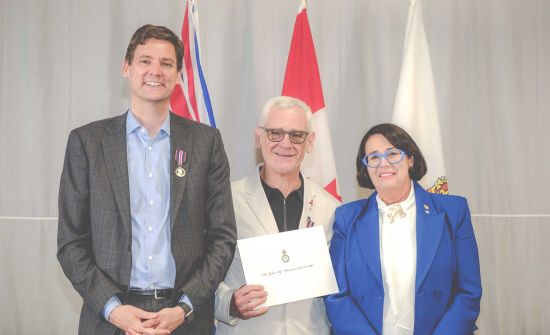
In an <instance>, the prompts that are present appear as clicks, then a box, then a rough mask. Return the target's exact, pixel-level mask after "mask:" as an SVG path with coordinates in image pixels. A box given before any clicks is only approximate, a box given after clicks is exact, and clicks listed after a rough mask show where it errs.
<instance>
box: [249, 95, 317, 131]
mask: <svg viewBox="0 0 550 335" xmlns="http://www.w3.org/2000/svg"><path fill="white" fill-rule="evenodd" d="M274 108H277V109H283V110H288V109H292V108H299V109H301V110H303V111H304V114H305V117H306V121H307V131H311V127H312V122H313V114H312V113H311V108H309V106H308V105H307V104H306V103H305V102H303V101H302V100H300V99H297V98H293V97H287V96H279V97H274V98H271V99H269V100H267V102H266V103H265V104H264V107H263V108H262V115H261V117H260V126H265V125H266V124H267V119H268V118H269V113H271V111H272V110H273V109H274Z"/></svg>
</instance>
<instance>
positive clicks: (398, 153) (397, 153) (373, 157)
mask: <svg viewBox="0 0 550 335" xmlns="http://www.w3.org/2000/svg"><path fill="white" fill-rule="evenodd" d="M404 157H405V152H404V151H403V150H401V149H388V150H386V151H385V152H384V153H383V154H379V153H374V154H370V155H366V156H365V157H363V159H362V160H361V161H362V162H363V164H364V165H365V166H368V167H370V168H377V167H379V166H380V163H382V158H385V159H386V160H387V161H388V162H389V163H390V164H397V163H399V162H401V161H402V160H403V158H404Z"/></svg>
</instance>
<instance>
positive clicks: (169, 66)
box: [122, 38, 180, 108]
mask: <svg viewBox="0 0 550 335" xmlns="http://www.w3.org/2000/svg"><path fill="white" fill-rule="evenodd" d="M122 71H123V74H124V76H125V77H126V78H128V80H129V82H130V91H131V94H130V99H131V103H132V108H139V106H142V105H144V104H155V105H158V104H161V105H163V104H164V105H166V108H168V104H169V102H170V95H171V94H172V91H173V89H174V86H175V85H176V84H177V83H178V81H179V78H180V73H179V71H178V70H177V60H176V50H175V49H174V46H173V45H172V44H171V43H170V42H168V41H164V40H158V39H154V38H151V39H148V40H146V41H145V43H144V44H140V45H138V46H137V47H136V49H135V52H134V57H133V60H132V62H131V64H130V63H128V61H125V62H124V66H123V68H122Z"/></svg>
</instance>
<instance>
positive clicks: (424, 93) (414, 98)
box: [392, 0, 449, 194]
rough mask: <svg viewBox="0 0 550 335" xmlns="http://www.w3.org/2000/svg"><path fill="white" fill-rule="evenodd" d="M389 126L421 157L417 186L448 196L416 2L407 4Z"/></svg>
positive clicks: (429, 68)
mask: <svg viewBox="0 0 550 335" xmlns="http://www.w3.org/2000/svg"><path fill="white" fill-rule="evenodd" d="M392 122H393V123H395V124H396V125H398V126H400V127H402V128H403V129H405V130H406V131H407V132H408V133H409V134H410V135H411V137H412V138H413V139H414V141H415V142H416V144H417V145H418V146H419V147H420V150H421V151H422V154H423V155H424V159H425V160H426V163H427V165H428V172H427V173H426V175H425V176H424V177H423V178H422V180H420V184H421V185H422V186H423V187H424V188H425V189H427V190H428V191H429V192H432V193H442V194H448V193H449V188H448V185H447V175H446V173H445V161H444V157H443V145H442V142H441V128H440V126H439V114H438V111H437V99H436V95H435V84H434V77H433V72H432V61H431V58H430V50H429V48H428V40H427V39H426V32H425V31H424V22H423V21H422V2H421V1H420V0H411V2H410V5H409V16H408V18H407V31H406V34H405V45H404V47H403V64H402V65H401V76H400V78H399V86H398V88H397V94H396V97H395V105H394V108H393V118H392Z"/></svg>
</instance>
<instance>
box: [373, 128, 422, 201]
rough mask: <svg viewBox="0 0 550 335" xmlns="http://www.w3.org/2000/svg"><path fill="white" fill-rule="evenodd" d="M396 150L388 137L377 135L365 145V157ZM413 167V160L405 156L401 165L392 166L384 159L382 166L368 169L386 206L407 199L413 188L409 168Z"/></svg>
mask: <svg viewBox="0 0 550 335" xmlns="http://www.w3.org/2000/svg"><path fill="white" fill-rule="evenodd" d="M394 148H395V146H394V145H393V144H391V143H390V142H389V141H388V140H387V139H386V137H384V136H383V135H380V134H375V135H372V136H370V137H369V139H368V140H367V142H366V143H365V155H369V154H373V153H379V154H383V153H384V152H386V150H388V149H394ZM397 149H400V148H397ZM412 166H413V159H412V158H411V157H410V156H408V155H405V157H404V158H403V160H401V161H400V162H399V163H396V164H390V163H389V162H388V161H387V160H386V159H385V158H382V160H381V162H380V166H378V167H376V168H370V167H369V168H367V170H368V174H369V177H370V179H371V180H372V183H373V184H374V187H375V188H376V191H377V192H378V194H379V195H380V197H381V198H382V200H384V202H386V204H388V205H389V204H390V203H395V202H399V201H402V200H401V198H402V197H403V196H404V198H406V197H407V195H408V194H409V191H410V187H411V178H410V176H409V168H411V167H412ZM403 200H404V199H403Z"/></svg>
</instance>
